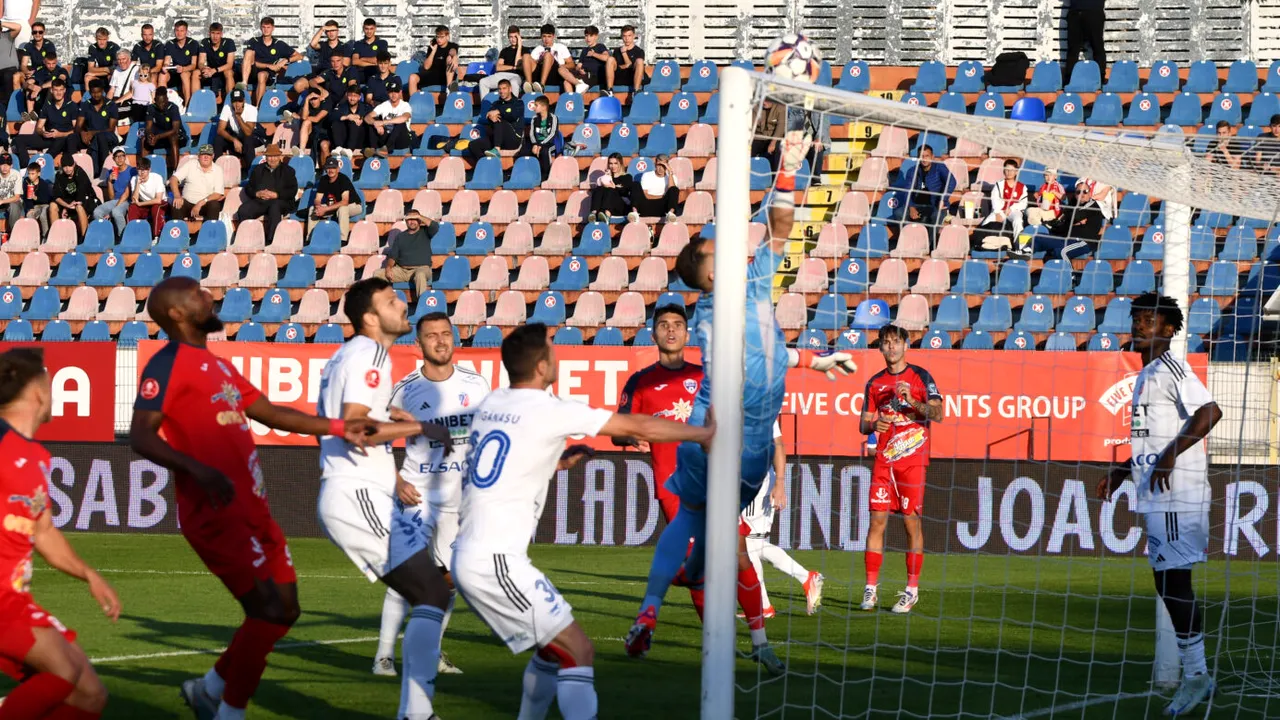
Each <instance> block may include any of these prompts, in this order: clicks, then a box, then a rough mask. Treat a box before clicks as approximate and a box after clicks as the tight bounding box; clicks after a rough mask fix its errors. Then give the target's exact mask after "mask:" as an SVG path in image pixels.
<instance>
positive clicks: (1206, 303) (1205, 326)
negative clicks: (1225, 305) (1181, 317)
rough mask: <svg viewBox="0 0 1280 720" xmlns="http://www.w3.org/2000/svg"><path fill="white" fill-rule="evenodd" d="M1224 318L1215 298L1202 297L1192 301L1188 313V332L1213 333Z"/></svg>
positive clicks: (1198, 333) (1196, 333)
mask: <svg viewBox="0 0 1280 720" xmlns="http://www.w3.org/2000/svg"><path fill="white" fill-rule="evenodd" d="M1221 319H1222V310H1221V308H1219V307H1218V303H1217V302H1215V301H1214V300H1212V299H1210V298H1207V297H1202V298H1198V299H1197V300H1196V301H1195V302H1193V303H1191V310H1190V311H1189V312H1188V313H1187V332H1189V333H1192V334H1194V335H1212V334H1213V333H1214V332H1215V331H1216V330H1217V327H1218V321H1219V320H1221Z"/></svg>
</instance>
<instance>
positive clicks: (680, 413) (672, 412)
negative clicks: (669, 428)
mask: <svg viewBox="0 0 1280 720" xmlns="http://www.w3.org/2000/svg"><path fill="white" fill-rule="evenodd" d="M690 415H693V403H691V402H689V401H688V400H677V401H675V402H674V403H672V405H671V407H669V408H667V409H666V410H659V411H658V412H656V413H654V414H653V416H654V417H660V418H671V419H672V420H675V421H676V422H688V421H689V416H690Z"/></svg>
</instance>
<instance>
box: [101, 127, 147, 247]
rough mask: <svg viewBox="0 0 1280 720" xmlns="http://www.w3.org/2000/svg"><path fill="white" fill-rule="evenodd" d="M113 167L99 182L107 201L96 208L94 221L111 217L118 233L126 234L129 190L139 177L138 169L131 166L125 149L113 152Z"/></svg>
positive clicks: (104, 171)
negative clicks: (134, 180)
mask: <svg viewBox="0 0 1280 720" xmlns="http://www.w3.org/2000/svg"><path fill="white" fill-rule="evenodd" d="M111 159H112V163H113V164H112V166H111V167H106V168H103V169H102V174H101V177H100V178H99V180H100V181H101V183H102V188H103V189H102V194H103V197H104V198H105V200H104V201H103V203H102V204H101V205H99V206H98V207H96V208H94V210H93V219H94V220H101V219H103V218H106V217H110V218H111V221H112V222H114V223H115V226H116V233H117V234H118V235H123V234H124V226H125V224H126V223H127V222H128V217H129V188H131V187H132V186H133V179H134V178H135V177H137V176H138V170H137V168H135V167H133V166H132V165H130V164H129V155H128V153H126V152H125V151H124V147H117V148H115V149H114V150H112V151H111Z"/></svg>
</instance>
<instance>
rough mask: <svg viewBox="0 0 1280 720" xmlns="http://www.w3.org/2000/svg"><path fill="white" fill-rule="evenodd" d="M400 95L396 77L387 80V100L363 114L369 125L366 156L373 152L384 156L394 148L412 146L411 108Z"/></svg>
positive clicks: (400, 89) (394, 149)
mask: <svg viewBox="0 0 1280 720" xmlns="http://www.w3.org/2000/svg"><path fill="white" fill-rule="evenodd" d="M402 95H403V93H402V88H401V87H400V81H399V80H398V79H397V80H392V81H390V82H388V83H387V98H388V99H387V101H386V102H384V103H380V104H379V105H378V106H377V107H375V108H374V109H373V110H372V111H371V112H370V113H369V114H368V115H365V118H364V121H365V124H366V125H368V127H369V130H368V133H367V137H366V142H368V143H369V145H370V147H368V148H366V150H365V154H364V155H365V157H366V158H367V157H371V156H372V155H373V153H374V152H377V153H378V154H379V155H383V156H385V155H389V154H391V153H393V152H395V151H396V150H408V149H409V148H410V147H412V146H413V136H412V135H411V133H410V132H409V120H410V119H412V117H413V110H411V109H410V108H409V103H407V102H405V101H404V99H403V97H402Z"/></svg>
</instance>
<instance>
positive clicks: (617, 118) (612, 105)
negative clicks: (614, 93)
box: [587, 97, 622, 125]
mask: <svg viewBox="0 0 1280 720" xmlns="http://www.w3.org/2000/svg"><path fill="white" fill-rule="evenodd" d="M587 122H589V123H596V124H598V125H612V124H613V123H617V122H622V102H621V101H620V100H618V98H616V97H598V98H596V99H595V100H593V101H592V102H591V107H590V108H588V109H587Z"/></svg>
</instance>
